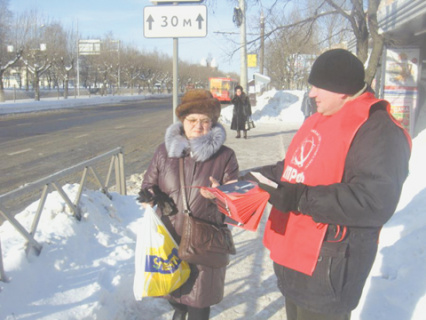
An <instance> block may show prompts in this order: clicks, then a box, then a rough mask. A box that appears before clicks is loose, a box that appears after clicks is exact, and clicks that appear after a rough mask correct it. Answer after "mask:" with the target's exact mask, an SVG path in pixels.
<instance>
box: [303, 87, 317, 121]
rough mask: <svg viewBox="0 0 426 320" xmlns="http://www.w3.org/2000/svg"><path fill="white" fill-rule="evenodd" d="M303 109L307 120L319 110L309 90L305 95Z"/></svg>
mask: <svg viewBox="0 0 426 320" xmlns="http://www.w3.org/2000/svg"><path fill="white" fill-rule="evenodd" d="M301 110H302V112H303V115H304V116H305V120H306V119H307V118H308V117H310V116H311V115H313V114H314V113H315V112H317V107H316V105H315V99H313V98H310V97H309V90H308V91H306V92H305V94H304V95H303V100H302V105H301Z"/></svg>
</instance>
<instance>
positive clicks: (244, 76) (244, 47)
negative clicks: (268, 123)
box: [239, 0, 248, 92]
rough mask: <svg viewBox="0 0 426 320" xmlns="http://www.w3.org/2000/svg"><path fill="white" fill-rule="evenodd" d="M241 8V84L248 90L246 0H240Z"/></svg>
mask: <svg viewBox="0 0 426 320" xmlns="http://www.w3.org/2000/svg"><path fill="white" fill-rule="evenodd" d="M239 1H240V2H239V5H240V9H241V12H242V23H241V26H240V41H241V66H240V73H241V75H240V85H241V86H242V87H243V89H244V91H245V92H248V80H247V41H246V1H245V0H239Z"/></svg>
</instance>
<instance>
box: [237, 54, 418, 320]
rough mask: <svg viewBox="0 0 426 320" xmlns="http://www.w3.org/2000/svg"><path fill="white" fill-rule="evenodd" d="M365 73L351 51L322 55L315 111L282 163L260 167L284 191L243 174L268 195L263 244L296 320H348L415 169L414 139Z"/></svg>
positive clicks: (315, 78) (315, 71)
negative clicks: (410, 170)
mask: <svg viewBox="0 0 426 320" xmlns="http://www.w3.org/2000/svg"><path fill="white" fill-rule="evenodd" d="M364 76H365V74H364V66H363V64H362V63H361V61H360V60H359V59H358V58H357V57H356V56H354V55H353V54H352V53H350V52H349V51H347V50H343V49H334V50H330V51H327V52H325V53H323V54H322V55H320V56H319V57H318V58H317V60H316V61H315V62H314V64H313V66H312V70H311V73H310V75H309V79H308V82H309V83H310V84H311V85H312V88H311V90H310V92H309V98H312V99H314V100H315V102H316V105H317V112H316V113H315V114H313V115H311V116H310V117H309V118H307V119H306V121H305V122H304V123H303V125H302V126H301V127H300V129H299V130H298V132H297V133H296V135H295V136H294V138H293V140H292V142H291V144H290V146H289V147H288V150H287V153H286V158H285V159H284V160H283V161H280V162H278V163H277V164H275V165H271V166H265V167H262V168H260V169H259V170H256V171H258V172H260V173H262V174H263V176H265V177H267V178H269V179H270V180H273V181H274V182H276V183H277V184H278V186H277V188H273V187H271V186H269V185H267V184H263V183H261V181H260V180H257V179H256V178H255V176H254V175H252V174H250V173H249V174H247V175H246V176H244V179H245V180H253V181H259V186H260V187H261V188H262V189H264V190H266V191H268V192H269V194H270V199H269V202H270V203H271V204H272V205H273V207H272V210H271V212H270V215H269V218H268V221H267V224H266V227H265V233H264V238H263V243H264V245H265V246H266V247H267V248H268V249H269V250H270V257H271V259H272V260H273V261H274V271H275V274H276V276H277V279H278V287H279V289H280V290H281V292H282V293H283V295H284V296H285V304H286V313H287V319H288V320H348V319H350V314H351V311H352V310H353V309H355V308H356V306H357V305H358V303H359V300H360V297H361V294H362V290H363V287H364V285H365V281H366V279H367V277H368V274H369V272H370V270H371V267H372V265H373V262H374V259H375V256H376V253H377V247H378V240H379V233H380V229H381V228H382V226H383V225H384V224H385V223H386V222H387V221H388V220H389V219H390V218H391V216H392V215H393V214H394V212H395V209H396V206H397V204H398V202H399V197H400V195H401V189H402V186H403V183H404V181H405V179H406V177H407V174H408V164H409V158H410V152H411V151H410V150H411V139H410V137H409V135H408V133H407V132H406V131H405V130H404V129H403V128H402V127H401V126H400V124H399V123H398V122H397V121H396V120H395V119H394V118H393V117H392V115H391V114H390V104H389V102H387V101H385V100H379V99H376V98H375V97H374V95H373V94H372V93H371V92H369V91H370V90H368V87H367V85H366V84H365V82H364Z"/></svg>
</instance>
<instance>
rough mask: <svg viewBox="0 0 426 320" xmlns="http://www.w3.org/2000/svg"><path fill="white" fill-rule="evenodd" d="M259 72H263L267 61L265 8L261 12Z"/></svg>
mask: <svg viewBox="0 0 426 320" xmlns="http://www.w3.org/2000/svg"><path fill="white" fill-rule="evenodd" d="M259 56H260V57H259V73H260V74H263V64H264V62H265V17H264V16H263V10H262V12H261V14H260V54H259Z"/></svg>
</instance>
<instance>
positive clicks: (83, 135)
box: [74, 133, 88, 139]
mask: <svg viewBox="0 0 426 320" xmlns="http://www.w3.org/2000/svg"><path fill="white" fill-rule="evenodd" d="M87 136H88V134H87V133H85V134H80V135H79V136H76V137H74V139H80V138H83V137H87Z"/></svg>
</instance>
